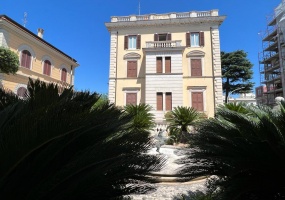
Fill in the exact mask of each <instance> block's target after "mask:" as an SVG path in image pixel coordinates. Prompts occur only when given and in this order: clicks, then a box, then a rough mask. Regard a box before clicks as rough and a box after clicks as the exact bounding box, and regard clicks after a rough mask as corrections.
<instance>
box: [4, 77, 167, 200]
mask: <svg viewBox="0 0 285 200" xmlns="http://www.w3.org/2000/svg"><path fill="white" fill-rule="evenodd" d="M28 91H29V97H28V98H27V99H25V100H18V101H17V100H15V101H13V102H12V103H9V104H3V102H0V104H1V103H2V104H1V105H6V107H5V108H4V109H3V110H2V111H0V163H1V165H0V196H1V199H23V200H30V199H41V200H49V199H53V200H59V199H71V200H72V199H83V200H85V199H92V200H93V199H121V198H123V197H124V195H129V194H132V193H145V192H147V191H149V190H152V189H154V187H153V185H151V184H150V183H151V182H152V181H153V180H152V179H151V178H150V177H148V176H146V175H147V174H148V173H149V172H151V171H157V170H159V169H160V168H161V166H162V165H163V159H162V158H161V157H157V156H154V155H149V154H146V152H147V151H148V150H149V149H150V148H151V138H150V137H149V132H148V131H145V130H136V131H134V130H133V129H131V128H129V125H128V123H129V121H130V120H132V116H130V115H127V114H125V113H124V111H122V110H121V109H118V108H116V107H115V106H114V105H112V104H109V103H105V104H103V105H101V106H100V107H96V108H94V109H91V108H92V106H93V105H94V103H96V101H97V100H98V99H99V95H97V94H96V93H89V92H74V91H73V90H72V88H69V89H65V90H64V91H63V93H62V94H60V95H59V94H58V87H57V86H56V85H53V84H45V83H43V82H40V81H35V82H33V81H31V80H30V82H29V85H28ZM2 95H5V93H2ZM8 96H9V94H8ZM3 99H5V98H1V99H0V101H1V100H3ZM4 101H5V100H4Z"/></svg>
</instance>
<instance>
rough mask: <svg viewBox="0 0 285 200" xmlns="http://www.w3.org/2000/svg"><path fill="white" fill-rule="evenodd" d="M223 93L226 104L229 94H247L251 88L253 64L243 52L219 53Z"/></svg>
mask: <svg viewBox="0 0 285 200" xmlns="http://www.w3.org/2000/svg"><path fill="white" fill-rule="evenodd" d="M221 62H222V76H223V92H224V93H225V101H226V103H227V99H228V96H229V94H230V92H233V93H247V92H250V91H251V90H252V88H253V85H254V84H253V83H252V82H250V80H251V79H252V75H253V71H252V67H253V64H252V63H251V62H250V61H249V60H248V59H247V53H245V52H244V51H243V50H237V51H234V52H230V53H226V52H223V51H222V52H221Z"/></svg>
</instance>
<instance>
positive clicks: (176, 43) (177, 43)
mask: <svg viewBox="0 0 285 200" xmlns="http://www.w3.org/2000/svg"><path fill="white" fill-rule="evenodd" d="M145 46H146V48H170V47H181V40H168V41H147V42H146V45H145Z"/></svg>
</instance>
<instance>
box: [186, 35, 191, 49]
mask: <svg viewBox="0 0 285 200" xmlns="http://www.w3.org/2000/svg"><path fill="white" fill-rule="evenodd" d="M186 47H190V33H186Z"/></svg>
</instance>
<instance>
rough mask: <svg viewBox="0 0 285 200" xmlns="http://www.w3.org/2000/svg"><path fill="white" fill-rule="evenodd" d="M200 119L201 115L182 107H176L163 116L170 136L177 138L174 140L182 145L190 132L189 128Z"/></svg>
mask: <svg viewBox="0 0 285 200" xmlns="http://www.w3.org/2000/svg"><path fill="white" fill-rule="evenodd" d="M201 117H202V114H200V113H199V112H198V111H196V110H195V109H194V108H192V107H183V106H177V107H175V108H174V110H172V111H170V112H168V113H167V114H166V115H165V119H166V122H168V127H167V129H168V130H169V131H170V135H175V136H176V137H177V139H176V140H177V141H178V142H183V143H184V142H186V138H187V136H188V133H189V132H190V129H189V127H190V126H191V125H194V124H195V122H197V121H198V120H199V119H201Z"/></svg>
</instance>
